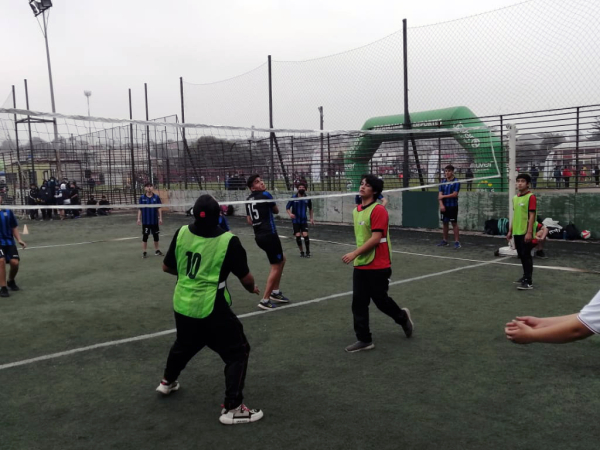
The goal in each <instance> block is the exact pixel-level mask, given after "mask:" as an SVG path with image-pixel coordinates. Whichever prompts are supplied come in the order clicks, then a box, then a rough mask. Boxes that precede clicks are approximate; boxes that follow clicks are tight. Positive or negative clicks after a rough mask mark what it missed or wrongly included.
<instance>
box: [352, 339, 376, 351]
mask: <svg viewBox="0 0 600 450" xmlns="http://www.w3.org/2000/svg"><path fill="white" fill-rule="evenodd" d="M373 348H375V344H373V343H372V342H362V341H356V342H355V343H354V344H350V345H349V346H348V347H346V351H347V352H348V353H355V352H360V351H362V350H371V349H373Z"/></svg>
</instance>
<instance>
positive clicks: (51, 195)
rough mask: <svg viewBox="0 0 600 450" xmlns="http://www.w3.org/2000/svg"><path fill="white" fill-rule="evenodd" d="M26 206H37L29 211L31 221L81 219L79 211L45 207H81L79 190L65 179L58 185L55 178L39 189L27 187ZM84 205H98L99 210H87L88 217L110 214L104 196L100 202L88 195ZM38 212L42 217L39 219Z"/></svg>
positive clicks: (107, 202) (75, 183) (34, 185)
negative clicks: (37, 207)
mask: <svg viewBox="0 0 600 450" xmlns="http://www.w3.org/2000/svg"><path fill="white" fill-rule="evenodd" d="M27 204H28V205H36V206H39V209H30V210H29V218H30V219H31V220H53V219H54V218H55V217H56V218H60V220H64V219H67V218H69V219H79V218H80V217H81V210H80V209H75V208H74V209H60V208H55V209H53V208H47V206H54V205H56V206H63V205H64V206H67V205H68V206H73V205H81V204H82V203H81V197H80V189H79V187H78V186H77V182H76V181H69V180H68V179H67V178H63V181H62V182H61V183H58V181H57V180H56V178H55V177H50V179H49V180H44V181H43V182H42V185H41V186H40V187H38V186H37V184H35V183H31V184H30V186H29V194H28V197H27ZM86 205H90V206H95V205H98V206H100V208H98V209H96V208H89V209H87V210H86V215H88V216H97V215H101V216H106V215H108V214H110V211H111V210H110V208H109V207H108V206H109V205H110V202H109V201H108V199H107V198H106V196H105V195H102V197H101V199H100V201H98V200H96V199H95V198H94V196H93V195H91V194H90V196H89V198H88V200H87V201H86ZM40 210H41V211H42V215H41V218H40Z"/></svg>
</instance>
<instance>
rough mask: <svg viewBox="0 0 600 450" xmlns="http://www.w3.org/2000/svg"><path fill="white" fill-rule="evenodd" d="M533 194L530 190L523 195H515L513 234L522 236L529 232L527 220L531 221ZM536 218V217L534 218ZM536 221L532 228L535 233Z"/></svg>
mask: <svg viewBox="0 0 600 450" xmlns="http://www.w3.org/2000/svg"><path fill="white" fill-rule="evenodd" d="M532 195H533V194H532V193H531V192H529V193H528V194H525V195H523V196H521V197H519V196H518V195H515V196H514V197H513V211H514V213H515V214H514V216H513V226H512V232H513V235H517V236H521V235H525V234H527V222H528V221H529V199H530V198H531V196H532ZM535 217H536V218H537V211H536V212H535ZM534 220H536V219H534ZM535 231H536V230H535V222H534V228H533V230H532V232H533V234H534V235H535Z"/></svg>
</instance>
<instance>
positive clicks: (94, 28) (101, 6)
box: [0, 0, 520, 126]
mask: <svg viewBox="0 0 600 450" xmlns="http://www.w3.org/2000/svg"><path fill="white" fill-rule="evenodd" d="M1 1H2V5H1V7H0V42H2V43H3V45H2V57H1V62H0V104H2V102H3V101H4V99H5V98H6V97H7V96H8V95H9V93H10V89H11V85H13V84H14V85H16V86H17V106H18V107H24V106H25V100H24V92H23V79H24V78H27V79H28V82H29V95H30V108H31V109H33V110H42V111H50V95H49V87H48V76H47V66H46V55H45V47H44V40H43V36H42V33H41V32H40V28H39V25H38V22H37V20H36V19H35V18H34V17H33V14H32V12H31V10H30V8H29V6H28V0H1ZM53 3H54V6H53V7H52V9H51V10H50V21H49V40H50V52H51V58H52V70H53V75H54V86H55V97H56V107H57V111H58V112H62V113H65V114H86V113H87V106H86V99H85V97H84V94H83V91H84V90H91V91H92V97H91V113H92V115H96V116H104V117H119V118H123V117H128V115H129V110H128V103H127V89H128V88H132V92H133V98H134V118H138V119H143V118H144V109H143V108H144V107H143V84H144V82H147V83H148V86H149V103H150V117H151V118H152V117H160V116H165V115H168V114H175V113H177V114H178V113H179V112H180V105H179V77H180V76H182V77H184V79H185V80H186V81H187V82H190V83H211V82H216V81H220V80H224V79H227V78H231V77H235V76H237V75H240V74H243V73H245V72H247V71H249V70H252V69H254V68H256V67H257V66H259V65H260V64H263V63H264V62H265V61H266V59H267V55H268V54H271V55H273V59H275V60H278V61H299V60H307V59H313V58H318V57H323V56H327V55H330V54H334V53H338V52H344V51H347V50H350V49H353V48H356V47H360V46H363V45H365V44H368V43H371V42H373V41H376V40H378V39H381V38H383V37H385V36H388V35H390V34H392V33H394V32H396V31H398V30H400V29H401V28H402V19H403V18H406V19H408V23H409V27H418V26H423V25H430V24H434V23H439V22H445V21H451V20H454V19H458V18H462V17H466V16H472V15H476V14H481V13H484V12H486V11H490V10H493V9H497V8H503V7H506V6H509V5H514V4H515V3H520V2H518V1H516V0H487V1H485V2H484V1H481V0H453V1H447V0H422V1H415V2H400V1H398V0H372V1H371V2H364V1H362V0H361V1H359V0H329V1H327V0H325V1H323V0H320V1H316V0H304V1H302V2H292V1H276V0H254V1H252V2H250V1H241V0H230V1H227V2H220V1H213V2H208V1H193V0H170V1H168V2H167V1H164V0H161V1H157V0H144V1H141V0H98V1H94V0H85V1H84V0H54V1H53ZM188 121H189V120H188ZM276 126H277V124H276Z"/></svg>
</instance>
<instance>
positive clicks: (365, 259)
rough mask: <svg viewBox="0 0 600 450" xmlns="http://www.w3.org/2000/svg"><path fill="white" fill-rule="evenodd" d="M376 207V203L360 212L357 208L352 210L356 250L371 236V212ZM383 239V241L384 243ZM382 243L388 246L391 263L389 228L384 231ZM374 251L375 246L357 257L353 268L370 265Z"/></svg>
mask: <svg viewBox="0 0 600 450" xmlns="http://www.w3.org/2000/svg"><path fill="white" fill-rule="evenodd" d="M377 205H378V203H377V202H375V203H373V204H372V205H371V206H369V207H368V208H366V209H364V210H362V211H359V210H358V207H356V208H354V211H352V217H353V218H354V235H355V236H356V248H358V247H360V246H361V245H363V244H364V243H365V242H367V241H368V240H369V239H370V238H371V236H372V235H373V232H372V231H371V213H372V212H373V210H374V209H375V207H376V206H377ZM384 239H385V241H384ZM382 242H387V244H388V250H389V252H390V261H391V260H392V243H391V241H390V230H389V226H388V229H387V230H386V237H385V238H383V239H382ZM376 249H377V246H375V247H373V248H372V249H371V250H369V251H368V252H366V253H363V254H362V255H359V256H358V257H357V258H356V259H355V260H354V266H355V267H356V266H366V265H367V264H370V263H372V262H373V260H374V259H375V250H376Z"/></svg>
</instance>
